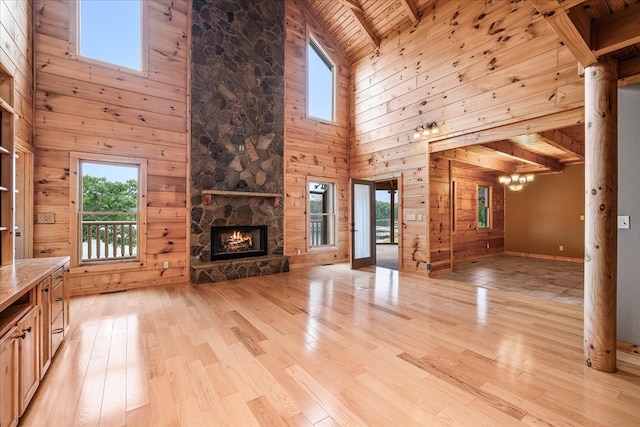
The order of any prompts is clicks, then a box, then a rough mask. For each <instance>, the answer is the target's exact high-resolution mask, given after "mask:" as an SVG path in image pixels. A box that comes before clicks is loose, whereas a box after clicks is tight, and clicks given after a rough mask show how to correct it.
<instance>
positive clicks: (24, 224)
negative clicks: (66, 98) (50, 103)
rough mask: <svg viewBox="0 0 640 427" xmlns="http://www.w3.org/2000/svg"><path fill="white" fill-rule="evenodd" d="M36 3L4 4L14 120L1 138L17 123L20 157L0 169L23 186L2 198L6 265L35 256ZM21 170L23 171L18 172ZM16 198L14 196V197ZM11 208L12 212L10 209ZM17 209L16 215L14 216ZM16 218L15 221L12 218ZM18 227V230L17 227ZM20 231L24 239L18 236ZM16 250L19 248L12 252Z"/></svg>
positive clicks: (5, 86) (4, 52) (1, 34)
mask: <svg viewBox="0 0 640 427" xmlns="http://www.w3.org/2000/svg"><path fill="white" fill-rule="evenodd" d="M31 15H32V3H31V2H30V1H24V0H7V1H4V0H3V1H1V2H0V40H1V41H2V42H1V43H0V69H1V71H2V72H1V73H0V80H2V81H0V95H1V97H2V99H3V100H4V101H5V102H6V103H7V104H9V105H8V107H7V106H5V108H6V109H8V110H11V109H12V110H13V112H14V114H12V118H10V117H8V116H7V115H5V116H3V122H4V123H3V136H4V137H6V136H7V134H10V133H11V131H10V130H8V129H7V128H6V127H5V126H6V125H7V124H8V123H10V121H12V122H13V141H12V143H13V149H14V150H15V152H16V153H17V154H19V157H17V158H15V160H14V159H10V158H7V157H5V159H4V161H3V163H4V164H5V165H9V164H11V162H12V161H14V169H15V170H11V168H5V169H4V170H3V171H1V172H2V182H3V185H9V182H10V180H11V179H12V178H14V177H15V182H14V183H15V186H16V189H17V190H19V191H18V192H15V193H13V194H5V195H4V197H3V198H2V199H3V200H2V201H3V204H4V203H6V204H4V205H3V206H2V222H3V223H2V225H3V226H6V227H8V230H6V231H2V236H1V239H0V246H1V248H0V249H1V250H0V252H1V253H2V257H1V258H2V263H3V264H9V263H11V262H12V260H13V258H14V257H16V258H26V257H30V256H31V250H32V249H31V238H32V232H33V227H32V226H31V216H32V215H31V207H32V196H31V193H32V188H33V187H32V184H31V182H32V181H33V168H32V163H33V25H32V20H31ZM3 146H4V147H5V148H11V144H10V142H9V141H8V140H3ZM18 168H19V171H18V170H17V169H18ZM12 199H13V200H12ZM12 210H13V212H12ZM12 213H13V215H12ZM11 217H13V220H11V219H10V218H11ZM15 227H17V228H15ZM15 231H19V232H20V237H15V235H17V233H16V232H15ZM14 248H15V250H14Z"/></svg>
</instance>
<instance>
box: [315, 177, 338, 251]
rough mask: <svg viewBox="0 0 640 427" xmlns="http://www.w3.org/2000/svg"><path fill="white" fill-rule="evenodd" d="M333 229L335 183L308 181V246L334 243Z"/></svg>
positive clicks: (334, 228) (334, 220) (334, 218)
mask: <svg viewBox="0 0 640 427" xmlns="http://www.w3.org/2000/svg"><path fill="white" fill-rule="evenodd" d="M335 231H336V198H335V184H334V183H332V182H319V181H309V247H311V248H316V247H320V246H330V245H334V244H335Z"/></svg>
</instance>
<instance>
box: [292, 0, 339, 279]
mask: <svg viewBox="0 0 640 427" xmlns="http://www.w3.org/2000/svg"><path fill="white" fill-rule="evenodd" d="M307 31H311V32H312V33H313V34H314V35H315V36H316V38H317V39H318V40H319V42H320V43H321V44H322V47H323V48H324V49H325V50H326V52H327V54H328V55H330V56H331V59H332V60H333V61H335V64H336V67H337V82H336V83H337V87H338V91H337V92H338V95H337V100H336V112H337V114H336V116H337V121H336V122H335V123H327V122H323V121H320V120H316V119H312V118H308V117H307V116H306V99H307V95H306V85H307V83H306V79H307V77H306V43H307ZM285 39H286V40H285V43H286V45H285V79H284V81H285V156H284V160H285V192H286V197H285V206H284V211H285V233H284V235H285V255H289V256H290V258H289V265H290V266H291V267H292V268H295V267H301V266H307V265H318V264H327V263H334V262H344V261H348V260H349V242H350V241H349V210H350V207H349V192H350V189H349V156H348V135H349V130H348V128H349V120H348V117H349V104H348V98H349V90H348V84H349V63H348V61H347V60H346V59H345V57H344V54H343V53H342V52H341V51H340V49H339V47H338V45H337V43H335V42H334V41H333V38H332V36H331V35H330V34H328V33H326V32H325V31H324V30H323V27H322V26H321V25H320V24H319V23H318V21H317V20H316V19H315V18H314V16H313V13H312V12H310V11H309V10H308V8H307V6H305V4H304V3H303V2H301V1H299V0H286V16H285ZM307 177H313V178H318V179H328V180H333V181H335V182H336V185H337V187H336V189H337V203H338V205H337V214H338V215H337V226H338V227H337V229H338V233H337V241H336V245H335V246H334V247H333V248H331V249H328V250H327V249H311V250H309V248H308V245H307V243H308V242H307V215H306V212H307ZM298 251H300V255H298Z"/></svg>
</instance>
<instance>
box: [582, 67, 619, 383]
mask: <svg viewBox="0 0 640 427" xmlns="http://www.w3.org/2000/svg"><path fill="white" fill-rule="evenodd" d="M617 95H618V74H617V64H616V62H615V61H612V60H603V61H600V62H598V63H596V64H594V65H592V66H590V67H588V68H587V69H586V70H585V131H586V134H585V189H586V195H585V215H584V216H585V235H584V240H585V253H584V256H585V259H584V261H585V262H584V362H585V364H587V365H588V366H590V367H592V368H594V369H597V370H599V371H604V372H615V370H616V298H617V295H616V294H617V292H616V291H617V284H618V283H617V258H618V254H617V243H618V229H617V224H618V223H617V217H618V96H617Z"/></svg>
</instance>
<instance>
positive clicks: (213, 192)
mask: <svg viewBox="0 0 640 427" xmlns="http://www.w3.org/2000/svg"><path fill="white" fill-rule="evenodd" d="M202 195H203V202H204V204H205V205H208V204H210V203H211V196H227V197H266V198H273V206H280V198H281V197H282V194H280V193H258V192H252V191H229V190H202ZM207 195H208V196H209V197H207Z"/></svg>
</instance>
